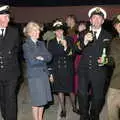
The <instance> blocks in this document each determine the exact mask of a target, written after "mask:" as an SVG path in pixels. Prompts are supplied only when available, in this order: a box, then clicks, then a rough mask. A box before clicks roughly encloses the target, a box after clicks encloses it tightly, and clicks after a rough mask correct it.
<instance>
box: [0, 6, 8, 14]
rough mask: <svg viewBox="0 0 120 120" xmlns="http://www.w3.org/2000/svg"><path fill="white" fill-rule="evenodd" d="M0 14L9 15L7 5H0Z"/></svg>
mask: <svg viewBox="0 0 120 120" xmlns="http://www.w3.org/2000/svg"><path fill="white" fill-rule="evenodd" d="M0 14H10V11H9V5H1V6H0Z"/></svg>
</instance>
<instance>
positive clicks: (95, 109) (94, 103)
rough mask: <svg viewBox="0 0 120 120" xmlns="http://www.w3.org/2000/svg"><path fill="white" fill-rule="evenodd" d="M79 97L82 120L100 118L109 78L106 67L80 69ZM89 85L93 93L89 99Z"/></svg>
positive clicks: (97, 119)
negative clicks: (106, 83)
mask: <svg viewBox="0 0 120 120" xmlns="http://www.w3.org/2000/svg"><path fill="white" fill-rule="evenodd" d="M79 78H80V80H79V88H78V91H79V92H78V98H79V107H80V115H81V120H89V119H90V120H99V113H100V112H101V109H102V107H103V103H104V98H105V97H104V95H105V94H104V86H105V81H106V78H107V75H106V72H105V70H104V69H102V70H101V69H98V70H89V69H88V70H82V69H81V70H80V72H79ZM89 85H91V89H92V94H91V101H89V95H88V91H89Z"/></svg>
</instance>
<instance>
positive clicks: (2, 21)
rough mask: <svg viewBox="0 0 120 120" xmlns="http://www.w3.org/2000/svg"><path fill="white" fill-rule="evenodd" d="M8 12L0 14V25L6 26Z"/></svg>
mask: <svg viewBox="0 0 120 120" xmlns="http://www.w3.org/2000/svg"><path fill="white" fill-rule="evenodd" d="M9 20H10V18H9V14H0V27H3V28H6V27H7V26H8V23H9Z"/></svg>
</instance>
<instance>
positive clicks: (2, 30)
mask: <svg viewBox="0 0 120 120" xmlns="http://www.w3.org/2000/svg"><path fill="white" fill-rule="evenodd" d="M3 32H4V29H1V35H0V36H1V38H3V37H4V35H3Z"/></svg>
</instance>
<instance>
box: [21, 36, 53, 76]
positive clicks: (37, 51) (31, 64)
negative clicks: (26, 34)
mask: <svg viewBox="0 0 120 120" xmlns="http://www.w3.org/2000/svg"><path fill="white" fill-rule="evenodd" d="M25 41H26V42H25V43H24V44H23V52H24V58H25V61H26V64H27V76H28V77H41V76H42V75H43V74H44V73H46V74H47V75H48V70H47V62H49V61H51V59H52V56H51V54H50V53H49V52H48V50H47V48H46V47H45V44H44V42H42V41H38V42H37V44H35V43H34V42H33V41H32V40H31V39H30V38H29V39H27V40H25ZM37 56H42V57H43V58H44V60H37V59H36V57H37Z"/></svg>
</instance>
